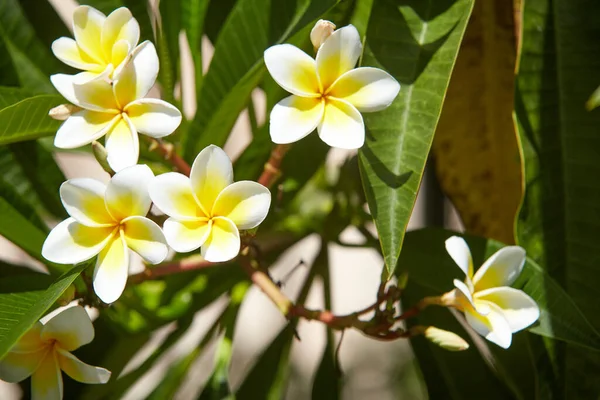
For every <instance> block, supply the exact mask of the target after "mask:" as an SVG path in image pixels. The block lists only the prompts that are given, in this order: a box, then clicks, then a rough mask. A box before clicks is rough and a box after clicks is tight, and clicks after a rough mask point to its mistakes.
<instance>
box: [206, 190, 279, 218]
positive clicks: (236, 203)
mask: <svg viewBox="0 0 600 400" xmlns="http://www.w3.org/2000/svg"><path fill="white" fill-rule="evenodd" d="M270 206H271V192H270V191H269V189H267V188H266V187H264V186H263V185H261V184H260V183H256V182H252V181H240V182H235V183H232V184H231V185H229V186H227V187H226V188H225V189H224V190H223V191H222V192H221V193H220V194H219V196H218V197H217V199H216V201H215V205H214V207H213V215H215V216H222V217H227V218H228V219H229V220H231V221H233V223H234V224H235V225H236V226H237V227H238V229H252V228H254V227H256V226H258V225H259V224H260V223H261V222H263V221H264V219H265V218H266V217H267V214H268V213H269V207H270Z"/></svg>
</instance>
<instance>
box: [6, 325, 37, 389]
mask: <svg viewBox="0 0 600 400" xmlns="http://www.w3.org/2000/svg"><path fill="white" fill-rule="evenodd" d="M42 327H43V325H42V323H41V322H39V321H38V322H36V323H35V324H34V325H33V326H32V327H31V328H29V330H28V331H27V332H25V334H24V335H23V336H21V338H20V339H19V341H18V342H17V343H16V344H15V345H14V346H13V347H12V349H10V351H13V352H16V353H31V352H35V351H38V350H42V349H44V347H46V343H44V342H42V340H41V339H40V334H41V332H42ZM0 379H2V378H0Z"/></svg>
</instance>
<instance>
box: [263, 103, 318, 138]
mask: <svg viewBox="0 0 600 400" xmlns="http://www.w3.org/2000/svg"><path fill="white" fill-rule="evenodd" d="M324 111H325V102H324V101H323V100H320V99H315V98H310V97H300V96H295V95H292V96H289V97H286V98H285V99H283V100H281V101H280V102H279V103H277V104H275V106H274V107H273V110H271V116H270V123H269V133H270V135H271V140H272V141H273V142H274V143H278V144H287V143H294V142H297V141H298V140H300V139H303V138H304V137H306V136H307V135H308V134H309V133H311V132H312V131H314V130H315V129H316V128H317V126H319V124H320V123H321V121H322V120H323V113H324Z"/></svg>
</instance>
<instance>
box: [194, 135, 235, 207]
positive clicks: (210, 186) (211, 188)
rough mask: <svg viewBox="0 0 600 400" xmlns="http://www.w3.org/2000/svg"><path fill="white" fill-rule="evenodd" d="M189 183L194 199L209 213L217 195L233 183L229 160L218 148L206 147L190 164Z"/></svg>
mask: <svg viewBox="0 0 600 400" xmlns="http://www.w3.org/2000/svg"><path fill="white" fill-rule="evenodd" d="M190 181H191V182H192V190H193V192H194V194H195V195H196V198H197V199H198V201H199V202H200V204H201V205H202V206H203V208H204V210H205V211H206V212H207V213H210V212H211V210H212V207H213V204H214V203H215V200H216V199H217V196H218V195H219V193H221V191H222V190H223V189H225V188H226V187H227V186H229V185H230V184H231V183H232V182H233V167H232V165H231V160H230V159H229V157H228V156H227V154H225V152H224V151H223V150H222V149H221V148H220V147H217V146H214V145H210V146H208V147H206V148H205V149H204V150H202V151H201V152H200V154H198V156H197V157H196V159H195V160H194V164H192V172H191V174H190Z"/></svg>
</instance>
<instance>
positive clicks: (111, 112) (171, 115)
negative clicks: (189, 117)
mask: <svg viewBox="0 0 600 400" xmlns="http://www.w3.org/2000/svg"><path fill="white" fill-rule="evenodd" d="M157 75H158V56H157V54H156V49H155V48H154V45H153V44H152V43H151V42H144V43H142V44H140V45H139V46H138V47H137V48H136V49H135V50H134V51H133V52H132V53H131V54H130V55H129V57H128V60H127V61H126V63H125V65H124V66H123V69H122V71H121V72H120V74H119V76H118V78H117V79H116V80H115V81H114V82H113V83H112V84H111V83H110V82H109V81H108V80H106V79H94V80H92V81H90V82H88V83H85V84H79V83H78V82H77V78H76V76H71V75H65V74H56V75H52V76H51V77H50V79H51V81H52V84H53V85H54V87H56V89H57V90H58V91H59V92H60V94H62V95H63V96H64V97H65V98H66V99H67V100H69V101H70V102H71V103H73V104H75V105H76V106H78V107H80V108H82V110H81V111H78V112H76V113H74V114H73V115H71V116H69V118H67V120H66V121H65V122H64V123H63V124H62V125H61V127H60V128H59V129H58V132H56V138H55V139H54V145H55V146H56V147H59V148H61V149H73V148H76V147H81V146H83V145H86V144H88V143H91V142H93V141H94V140H98V139H99V138H101V137H102V136H105V135H106V142H105V146H106V150H107V151H108V164H109V165H110V166H111V168H112V169H113V170H115V171H119V170H121V169H123V168H126V167H130V166H132V165H135V164H137V161H138V157H139V142H138V132H139V133H143V134H145V135H148V136H150V137H153V138H160V137H163V136H167V135H170V134H171V133H173V131H175V129H177V127H178V126H179V124H180V123H181V113H180V112H179V110H178V109H177V108H176V107H174V106H172V105H171V104H169V103H167V102H165V101H162V100H159V99H153V98H143V97H144V96H145V95H146V94H147V93H148V91H149V90H150V88H151V87H152V85H154V82H155V81H156V76H157ZM105 78H107V77H105Z"/></svg>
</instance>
